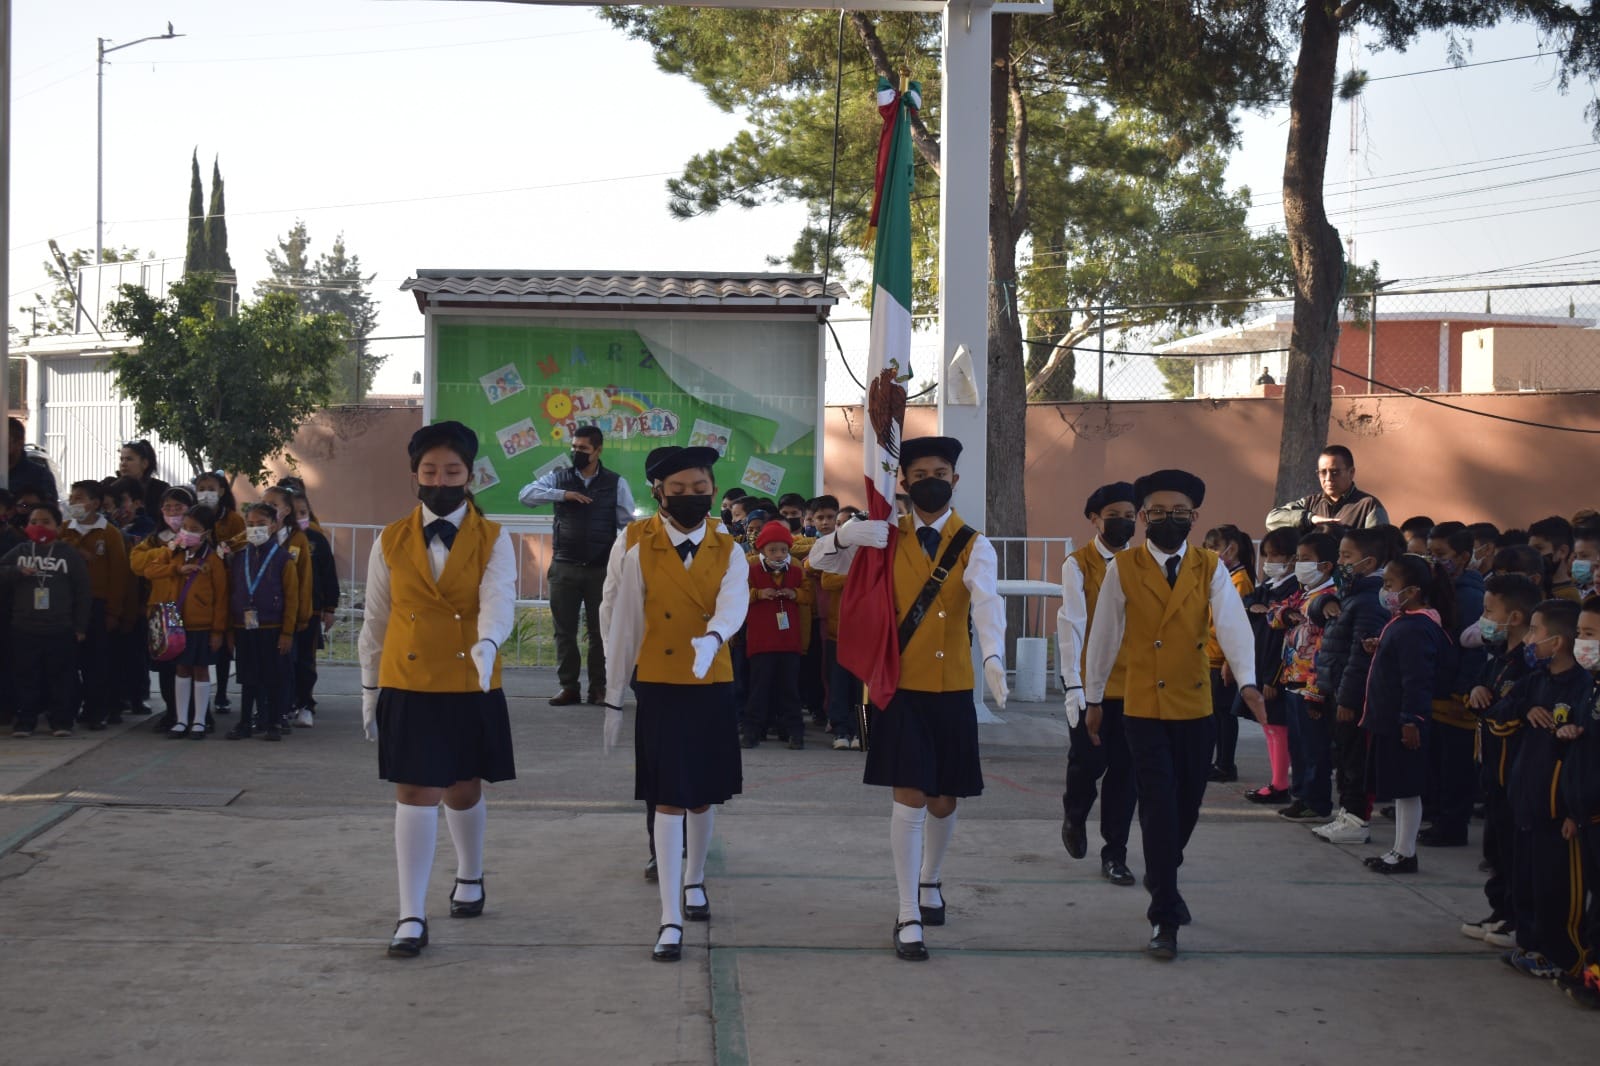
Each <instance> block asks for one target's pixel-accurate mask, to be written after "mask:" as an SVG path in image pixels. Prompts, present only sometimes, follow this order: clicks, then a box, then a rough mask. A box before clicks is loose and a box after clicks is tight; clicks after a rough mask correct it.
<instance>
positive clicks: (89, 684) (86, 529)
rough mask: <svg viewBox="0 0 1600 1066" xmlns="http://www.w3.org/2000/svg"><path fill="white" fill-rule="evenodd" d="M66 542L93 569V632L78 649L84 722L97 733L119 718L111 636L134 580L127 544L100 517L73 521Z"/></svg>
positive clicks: (64, 536) (64, 537)
mask: <svg viewBox="0 0 1600 1066" xmlns="http://www.w3.org/2000/svg"><path fill="white" fill-rule="evenodd" d="M61 541H62V543H64V544H68V545H71V546H72V547H74V548H76V549H78V551H79V553H80V554H82V556H83V559H84V562H85V563H87V564H88V567H89V588H90V596H91V597H92V603H91V606H90V611H89V628H88V631H87V633H86V635H85V639H84V642H83V647H82V648H80V649H79V651H80V652H81V654H80V656H79V663H80V671H79V676H80V681H81V689H80V691H81V694H82V700H81V704H82V706H81V709H80V711H79V716H80V720H81V721H82V722H84V723H85V724H86V725H88V726H89V728H90V729H98V728H100V727H102V726H104V725H105V724H106V722H107V721H109V720H110V719H111V718H112V717H113V716H115V717H118V718H119V719H120V715H118V714H117V710H118V707H117V691H116V688H115V686H114V685H113V684H112V677H113V667H114V664H115V659H114V656H113V653H112V635H113V634H114V633H115V632H116V631H117V630H118V629H119V628H120V627H121V625H122V611H123V608H124V604H125V602H126V600H127V586H128V584H129V582H130V581H131V580H132V576H133V575H132V572H131V571H130V570H129V569H128V545H127V542H126V541H125V540H124V539H123V537H122V533H121V531H119V530H118V529H117V527H116V526H113V525H112V524H111V523H110V522H108V521H106V518H105V516H104V515H96V516H95V520H94V521H93V522H91V523H89V524H87V525H85V524H84V523H81V522H76V521H73V522H68V523H67V525H66V527H65V528H64V529H63V530H62V533H61Z"/></svg>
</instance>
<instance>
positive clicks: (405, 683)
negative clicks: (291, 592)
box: [296, 507, 500, 692]
mask: <svg viewBox="0 0 1600 1066" xmlns="http://www.w3.org/2000/svg"><path fill="white" fill-rule="evenodd" d="M296 532H297V533H298V530H297V531H296ZM499 536H500V526H499V525H498V524H497V523H495V522H490V521H489V520H488V519H486V518H484V517H483V516H482V515H480V514H479V513H478V512H477V511H476V510H474V509H473V508H471V507H468V508H467V515H466V517H465V518H463V519H462V520H461V528H460V529H459V530H457V532H456V539H455V541H454V542H453V543H452V544H451V547H450V553H449V555H448V556H446V559H445V564H444V569H443V570H442V571H441V572H440V574H439V580H438V581H437V582H435V581H434V579H433V564H432V562H431V561H430V560H429V559H428V541H427V537H426V535H425V534H424V533H423V532H422V508H421V507H418V508H417V509H416V510H414V511H412V512H411V513H410V514H409V515H407V516H406V517H404V518H402V519H401V520H400V521H398V522H394V523H392V524H390V525H389V526H386V527H385V528H384V531H383V533H382V534H380V536H379V541H378V543H379V544H380V545H381V546H382V548H383V561H384V562H385V563H386V564H387V565H388V567H389V628H388V631H387V633H385V635H384V638H383V658H382V660H381V661H380V662H379V665H378V684H379V685H381V686H383V687H384V688H398V689H406V690H408V691H411V692H476V691H478V667H477V665H476V664H474V663H473V661H472V656H471V655H470V652H471V650H472V646H473V645H474V644H476V643H477V642H478V586H479V585H480V584H481V583H482V581H483V572H484V570H485V568H487V567H488V565H489V555H490V553H491V552H492V551H494V544H495V540H496V539H498V538H499ZM305 568H306V569H307V570H308V571H309V570H310V569H311V567H310V565H309V563H307V564H306V566H305ZM490 687H491V688H499V687H500V661H499V658H498V657H496V659H495V664H494V678H493V680H492V681H491V682H490Z"/></svg>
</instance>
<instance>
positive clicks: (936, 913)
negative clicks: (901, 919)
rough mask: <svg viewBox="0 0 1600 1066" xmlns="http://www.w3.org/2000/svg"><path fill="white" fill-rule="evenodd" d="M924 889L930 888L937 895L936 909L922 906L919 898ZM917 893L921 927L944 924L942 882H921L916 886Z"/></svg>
mask: <svg viewBox="0 0 1600 1066" xmlns="http://www.w3.org/2000/svg"><path fill="white" fill-rule="evenodd" d="M924 888H931V889H933V890H934V891H935V892H937V893H939V905H938V906H937V907H929V906H926V905H925V904H923V902H922V900H921V898H920V896H921V891H922V889H924ZM917 892H918V896H919V898H918V900H917V909H918V910H919V911H921V912H922V925H923V927H924V928H926V927H928V926H930V925H943V924H944V882H943V881H923V882H921V883H920V884H918V885H917ZM895 932H897V933H898V932H899V930H898V929H896V930H895Z"/></svg>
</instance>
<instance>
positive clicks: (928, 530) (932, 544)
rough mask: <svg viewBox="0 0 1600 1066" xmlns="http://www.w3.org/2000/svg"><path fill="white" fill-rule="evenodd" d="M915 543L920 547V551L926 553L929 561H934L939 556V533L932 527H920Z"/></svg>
mask: <svg viewBox="0 0 1600 1066" xmlns="http://www.w3.org/2000/svg"><path fill="white" fill-rule="evenodd" d="M917 543H919V544H921V545H922V550H923V551H925V552H927V553H928V558H929V559H936V558H938V555H939V531H938V530H937V529H934V528H933V527H932V526H922V527H921V528H920V529H918V530H917Z"/></svg>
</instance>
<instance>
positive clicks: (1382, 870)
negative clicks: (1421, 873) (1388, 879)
mask: <svg viewBox="0 0 1600 1066" xmlns="http://www.w3.org/2000/svg"><path fill="white" fill-rule="evenodd" d="M1369 869H1371V870H1372V872H1373V873H1375V874H1414V873H1416V872H1417V857H1416V856H1415V855H1407V856H1403V857H1402V858H1401V859H1400V861H1399V862H1386V861H1384V860H1381V859H1380V860H1379V861H1378V862H1376V863H1373V864H1372V866H1371V867H1369Z"/></svg>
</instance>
